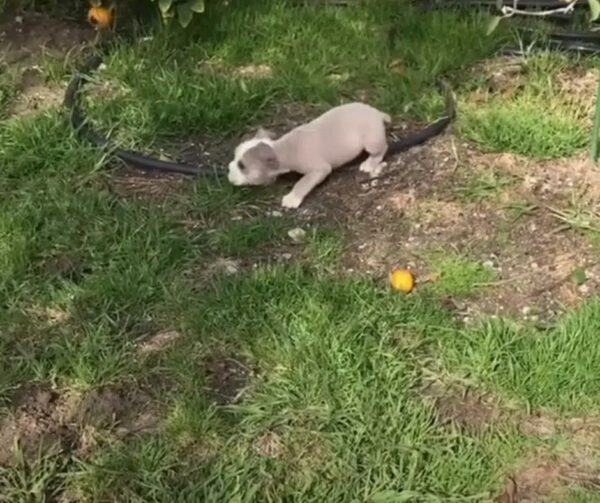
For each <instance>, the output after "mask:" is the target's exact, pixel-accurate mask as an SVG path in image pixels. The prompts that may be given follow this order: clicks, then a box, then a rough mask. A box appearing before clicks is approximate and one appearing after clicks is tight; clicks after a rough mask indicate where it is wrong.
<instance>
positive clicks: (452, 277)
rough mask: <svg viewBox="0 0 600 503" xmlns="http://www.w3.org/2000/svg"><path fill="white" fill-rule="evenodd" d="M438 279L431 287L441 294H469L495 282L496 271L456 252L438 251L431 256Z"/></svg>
mask: <svg viewBox="0 0 600 503" xmlns="http://www.w3.org/2000/svg"><path fill="white" fill-rule="evenodd" d="M429 268H430V269H431V272H432V274H433V275H434V276H435V277H436V279H435V280H434V281H433V282H432V283H431V285H430V288H431V290H433V291H434V292H436V293H438V294H441V295H468V294H472V293H473V292H474V291H476V290H477V289H478V288H481V287H484V286H486V285H488V284H489V283H491V282H493V281H494V279H495V278H496V272H495V271H494V270H493V269H490V268H488V267H486V266H484V265H483V264H481V263H480V262H476V261H473V260H472V259H470V258H469V257H467V256H465V255H463V254H459V253H456V252H450V253H448V252H447V251H436V252H434V253H433V254H431V256H430V257H429Z"/></svg>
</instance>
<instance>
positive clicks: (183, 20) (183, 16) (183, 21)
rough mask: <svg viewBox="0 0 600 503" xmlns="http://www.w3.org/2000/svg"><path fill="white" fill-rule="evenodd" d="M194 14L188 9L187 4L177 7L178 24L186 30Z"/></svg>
mask: <svg viewBox="0 0 600 503" xmlns="http://www.w3.org/2000/svg"><path fill="white" fill-rule="evenodd" d="M193 16H194V13H193V11H192V9H191V8H190V4H189V3H184V4H181V5H178V6H177V19H178V20H179V24H180V25H181V26H183V27H184V28H187V27H188V26H189V24H190V23H191V22H192V17H193Z"/></svg>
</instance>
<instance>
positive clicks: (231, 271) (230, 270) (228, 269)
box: [225, 263, 239, 274]
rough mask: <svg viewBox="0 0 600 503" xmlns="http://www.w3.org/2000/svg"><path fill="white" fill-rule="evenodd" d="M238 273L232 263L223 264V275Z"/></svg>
mask: <svg viewBox="0 0 600 503" xmlns="http://www.w3.org/2000/svg"><path fill="white" fill-rule="evenodd" d="M238 272H239V269H238V268H237V266H236V265H235V264H234V263H228V264H225V274H236V273H238Z"/></svg>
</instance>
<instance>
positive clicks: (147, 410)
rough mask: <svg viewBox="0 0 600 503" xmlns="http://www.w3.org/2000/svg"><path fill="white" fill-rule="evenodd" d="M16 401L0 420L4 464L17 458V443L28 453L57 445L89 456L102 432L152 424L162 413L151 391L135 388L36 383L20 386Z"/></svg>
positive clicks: (145, 428) (31, 455)
mask: <svg viewBox="0 0 600 503" xmlns="http://www.w3.org/2000/svg"><path fill="white" fill-rule="evenodd" d="M13 403H14V406H13V409H12V410H11V412H10V413H9V414H8V415H7V416H5V417H4V418H3V419H2V421H0V465H6V464H9V463H11V462H13V460H14V459H15V458H14V455H15V452H14V448H15V445H18V446H19V448H20V449H21V450H22V452H23V454H24V456H25V458H26V459H30V458H35V456H36V455H37V454H38V453H39V452H40V451H42V452H43V451H47V450H50V449H52V448H56V449H58V450H59V451H62V452H63V453H65V454H69V453H73V454H75V455H77V456H79V457H82V456H83V457H84V456H86V455H88V454H89V453H90V451H91V449H92V448H93V447H94V446H95V445H96V442H97V441H98V440H99V439H100V437H102V438H104V439H106V438H107V436H109V435H110V432H113V433H114V434H116V435H118V436H127V435H130V434H134V433H139V432H142V431H148V430H152V429H155V428H157V427H158V423H159V419H160V414H159V413H158V409H157V407H156V405H155V404H154V403H153V400H152V399H151V397H150V396H149V395H148V394H147V393H145V392H144V391H141V390H139V389H136V388H130V389H127V388H114V389H111V388H105V389H102V390H95V391H92V392H90V393H87V394H85V395H81V394H78V393H69V394H64V393H61V392H59V391H57V390H54V389H52V388H50V387H49V386H46V385H41V384H31V385H26V386H24V387H22V388H21V389H20V390H19V392H18V393H17V396H16V397H15V399H14V400H13ZM99 432H103V433H102V435H99Z"/></svg>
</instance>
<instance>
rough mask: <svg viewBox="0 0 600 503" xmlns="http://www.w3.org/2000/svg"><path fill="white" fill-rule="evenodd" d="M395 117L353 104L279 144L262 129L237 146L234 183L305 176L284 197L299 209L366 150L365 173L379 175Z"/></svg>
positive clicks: (261, 182) (286, 203)
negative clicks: (389, 126)
mask: <svg viewBox="0 0 600 503" xmlns="http://www.w3.org/2000/svg"><path fill="white" fill-rule="evenodd" d="M389 122H391V119H390V116H389V115H388V114H386V113H383V112H380V111H379V110H377V109H376V108H373V107H371V106H369V105H365V104H363V103H348V104H346V105H341V106H338V107H335V108H332V109H331V110H329V111H327V112H325V113H324V114H323V115H321V116H320V117H317V118H316V119H315V120H313V121H311V122H308V123H307V124H303V125H301V126H299V127H297V128H295V129H293V130H292V131H290V132H289V133H287V134H285V135H284V136H282V137H281V138H279V139H278V140H275V139H273V138H272V137H271V135H270V134H269V133H268V132H267V131H265V130H263V129H260V130H259V131H258V132H257V133H256V135H255V137H254V138H253V139H251V140H248V141H245V142H243V143H241V144H240V145H238V147H237V148H236V149H235V154H234V159H233V161H231V162H230V163H229V175H228V179H229V181H230V182H231V183H232V184H233V185H268V184H271V183H273V182H274V181H275V179H276V178H277V177H278V176H279V175H282V174H284V173H289V172H291V171H294V172H296V173H300V174H301V175H303V176H302V178H300V180H298V182H297V183H296V184H295V185H294V187H293V188H292V190H291V191H290V192H289V193H288V194H286V195H285V196H284V197H283V200H282V201H281V205H282V206H283V207H284V208H298V207H299V206H300V205H301V204H302V201H304V198H305V197H306V196H307V195H308V194H309V193H310V192H311V191H312V190H313V189H314V188H315V187H316V186H317V185H319V184H320V183H321V182H322V181H323V180H325V178H327V177H328V176H329V175H330V174H331V172H332V170H334V169H335V168H338V167H340V166H343V165H344V164H347V163H349V162H351V161H353V160H354V159H356V158H357V157H358V156H359V155H360V154H362V153H363V152H366V153H367V154H368V155H369V157H368V158H367V160H366V161H364V162H363V163H362V164H361V165H360V171H363V172H365V173H368V174H369V175H370V176H371V177H374V176H378V175H379V174H380V172H381V170H382V169H383V168H384V167H385V162H383V158H384V157H385V154H386V152H387V150H388V143H387V139H386V130H385V125H386V123H389Z"/></svg>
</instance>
